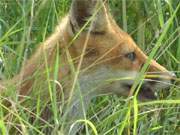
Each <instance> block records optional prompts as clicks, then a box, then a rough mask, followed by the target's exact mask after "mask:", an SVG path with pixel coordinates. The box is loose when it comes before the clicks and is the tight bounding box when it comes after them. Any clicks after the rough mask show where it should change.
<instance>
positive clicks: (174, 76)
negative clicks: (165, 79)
mask: <svg viewBox="0 0 180 135" xmlns="http://www.w3.org/2000/svg"><path fill="white" fill-rule="evenodd" d="M169 75H170V76H171V83H172V84H173V83H174V82H175V80H176V74H175V73H174V72H169Z"/></svg>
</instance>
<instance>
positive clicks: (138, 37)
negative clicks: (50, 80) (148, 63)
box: [0, 0, 180, 135]
mask: <svg viewBox="0 0 180 135" xmlns="http://www.w3.org/2000/svg"><path fill="white" fill-rule="evenodd" d="M70 3H71V2H70V1H69V0H0V56H1V59H2V60H3V61H4V64H5V68H4V69H5V70H4V71H3V76H4V78H11V77H12V76H14V75H15V74H17V73H18V72H19V71H20V69H21V66H22V64H23V62H24V60H26V59H27V58H29V56H30V55H31V54H32V53H33V52H34V50H35V49H36V48H37V47H38V45H39V43H41V42H43V41H44V40H45V39H46V37H48V36H49V35H50V34H51V33H52V32H53V30H54V29H55V26H56V25H57V23H58V22H59V20H61V18H62V17H63V16H65V14H66V13H67V12H68V10H69V7H70ZM109 3H110V9H111V12H112V14H113V15H114V17H115V19H116V20H117V22H118V24H119V25H120V27H121V28H123V30H125V31H127V32H128V33H129V34H130V35H132V37H133V38H134V40H135V41H136V43H137V44H138V45H139V46H140V47H141V48H142V49H143V50H144V51H145V52H146V53H147V54H150V53H151V51H152V48H153V47H154V46H155V45H156V44H157V43H158V44H160V48H159V49H158V51H157V52H156V55H155V56H154V58H155V59H156V60H157V61H158V62H159V63H160V64H162V65H164V66H165V67H166V68H167V69H169V70H170V71H173V72H175V73H176V75H177V77H179V76H180V26H179V25H180V8H179V7H180V3H179V0H110V2H109ZM176 10H177V11H176ZM175 11H176V12H175ZM172 17H174V18H173V20H172V19H171V18H172ZM168 24H170V27H169V29H168V30H167V31H164V30H165V29H166V27H167V25H168ZM162 35H163V36H164V38H163V40H159V39H160V38H162ZM178 83H179V82H178V80H177V84H176V85H172V87H171V88H170V90H169V91H170V92H169V93H168V96H167V97H164V94H162V93H163V92H162V93H161V92H160V93H159V98H158V100H156V101H150V102H146V103H141V102H140V101H139V102H138V103H136V104H134V106H135V107H134V106H133V105H132V106H130V105H129V104H128V102H127V101H128V100H129V99H125V98H122V97H116V96H101V97H97V98H94V99H93V100H92V102H91V107H90V108H89V110H88V113H87V119H88V120H89V121H91V122H92V123H93V126H92V127H91V128H93V129H91V128H89V134H94V132H95V130H97V133H98V134H104V135H112V134H115V135H116V134H121V133H122V134H125V135H126V134H129V135H130V134H133V133H134V134H139V135H179V134H180V105H179V104H180V86H179V85H178ZM11 89H13V88H11ZM8 95H9V99H11V100H12V101H13V102H14V105H15V106H12V108H10V109H9V108H6V107H5V106H4V105H3V104H0V132H1V133H0V134H3V135H5V134H6V133H7V132H9V134H12V133H13V134H18V133H21V134H23V135H25V134H33V135H35V134H44V133H45V131H46V128H47V127H49V128H53V129H54V133H58V130H59V129H60V128H59V127H60V126H61V123H62V121H61V120H59V121H58V122H55V121H53V120H47V121H46V122H45V124H43V125H42V121H41V119H39V114H40V112H41V110H43V108H44V105H41V103H42V102H41V101H40V100H37V102H35V103H32V102H30V103H28V104H31V105H30V106H26V107H24V106H21V104H20V103H19V102H17V98H16V96H15V95H14V93H13V92H12V94H9V93H8ZM4 98H5V97H1V99H4ZM161 99H163V100H161ZM129 108H138V111H136V109H129ZM34 110H36V111H34ZM129 110H130V111H129ZM134 111H135V113H133V112H134ZM130 112H131V113H130ZM32 115H33V116H34V117H35V118H34V119H35V120H34V122H33V123H32V122H31V121H32ZM52 117H53V116H52ZM136 124H137V125H136ZM57 125H58V126H57ZM55 127H57V128H55ZM19 129H21V130H19ZM11 132H12V133H11Z"/></svg>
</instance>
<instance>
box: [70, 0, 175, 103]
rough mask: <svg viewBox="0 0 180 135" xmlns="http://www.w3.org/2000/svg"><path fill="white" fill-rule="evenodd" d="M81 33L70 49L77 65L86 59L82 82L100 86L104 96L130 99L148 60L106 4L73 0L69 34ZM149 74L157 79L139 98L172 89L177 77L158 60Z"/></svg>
mask: <svg viewBox="0 0 180 135" xmlns="http://www.w3.org/2000/svg"><path fill="white" fill-rule="evenodd" d="M88 21H89V22H90V23H89V22H88ZM84 26H86V27H84ZM83 27H84V28H83ZM82 29H83V30H82ZM81 30H82V31H81ZM79 31H81V32H79ZM78 33H80V34H79V36H78V38H76V40H75V41H74V42H73V45H71V47H70V48H69V50H70V54H71V56H72V57H73V58H76V59H77V61H76V62H77V63H76V62H75V63H76V64H78V63H79V61H80V57H81V56H83V59H82V61H81V62H82V63H81V73H80V80H81V83H82V84H87V82H88V83H89V85H85V87H89V86H98V87H99V88H97V89H98V92H100V93H105V92H108V93H115V94H119V95H125V96H127V95H128V94H129V92H130V89H131V86H132V85H133V83H134V81H135V78H136V77H137V76H138V74H139V72H140V70H141V68H142V66H143V65H144V64H145V63H146V61H147V58H148V57H147V56H146V55H145V53H143V52H142V50H141V49H140V48H139V47H138V46H137V45H136V43H135V42H134V41H133V39H132V38H131V37H130V36H129V35H128V34H127V33H126V32H124V31H123V30H122V29H121V28H120V27H119V26H118V25H117V24H116V22H115V21H114V19H113V18H112V16H111V14H110V12H109V9H108V3H107V2H106V1H102V0H73V1H72V6H71V10H70V15H69V34H70V35H71V36H72V37H73V36H75V35H77V34H78ZM146 74H148V75H152V76H156V77H152V78H150V77H148V78H145V80H144V84H143V85H142V88H141V90H140V92H139V96H140V97H141V98H145V99H152V98H154V90H155V89H157V88H165V87H168V84H170V83H171V81H172V79H173V78H174V74H173V73H171V72H169V71H168V70H167V69H166V68H165V67H163V66H161V65H159V64H158V63H157V62H156V61H155V60H152V61H151V63H150V65H149V68H148V71H147V72H146ZM117 78H118V79H117ZM123 78H131V79H123ZM113 80H114V81H113ZM117 80H119V81H117ZM95 91H96V90H95Z"/></svg>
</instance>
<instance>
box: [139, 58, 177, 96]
mask: <svg viewBox="0 0 180 135" xmlns="http://www.w3.org/2000/svg"><path fill="white" fill-rule="evenodd" d="M175 80H176V75H175V73H173V72H170V71H168V70H166V69H165V68H164V67H162V66H161V65H159V64H158V63H156V61H154V60H153V61H152V63H151V64H150V67H149V70H148V72H147V73H146V75H145V82H144V84H143V85H142V88H141V90H140V92H139V97H140V99H155V98H156V96H155V92H158V90H160V89H166V93H167V90H169V88H170V86H172V85H173V83H174V82H175ZM168 93H169V91H168Z"/></svg>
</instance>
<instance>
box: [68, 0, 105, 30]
mask: <svg viewBox="0 0 180 135" xmlns="http://www.w3.org/2000/svg"><path fill="white" fill-rule="evenodd" d="M105 1H107V0H105ZM106 7H107V2H106V3H105V2H104V1H103V0H72V5H71V10H70V23H71V25H72V27H73V30H74V32H77V31H79V30H80V29H81V28H82V27H83V26H84V24H85V23H86V22H87V21H88V20H89V18H90V17H92V15H93V14H94V13H95V12H96V11H97V10H98V9H99V10H98V12H97V14H96V15H95V17H94V18H92V21H91V25H88V26H91V27H89V28H90V32H94V33H101V32H104V31H105V30H106V28H107V24H108V23H107V21H108V18H107V10H108V9H107V8H106ZM89 28H88V29H89ZM86 30H87V29H86Z"/></svg>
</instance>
